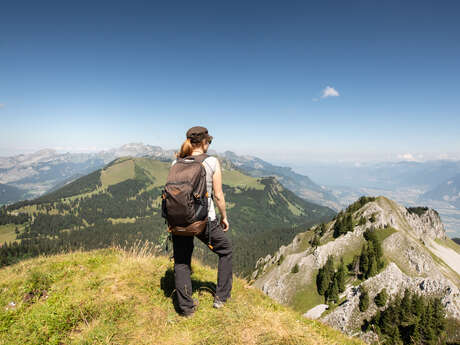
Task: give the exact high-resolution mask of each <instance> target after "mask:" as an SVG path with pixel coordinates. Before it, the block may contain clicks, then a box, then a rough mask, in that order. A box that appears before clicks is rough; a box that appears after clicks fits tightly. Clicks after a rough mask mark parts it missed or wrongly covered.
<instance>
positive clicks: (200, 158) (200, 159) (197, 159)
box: [184, 153, 209, 163]
mask: <svg viewBox="0 0 460 345" xmlns="http://www.w3.org/2000/svg"><path fill="white" fill-rule="evenodd" d="M208 157H209V155H208V154H207V153H202V154H200V155H196V156H187V157H185V158H184V159H193V160H194V161H195V162H199V163H203V161H204V160H205V159H206V158H208Z"/></svg>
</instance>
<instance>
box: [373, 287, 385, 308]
mask: <svg viewBox="0 0 460 345" xmlns="http://www.w3.org/2000/svg"><path fill="white" fill-rule="evenodd" d="M387 298H388V295H387V290H386V289H385V288H383V289H382V291H380V292H379V293H378V294H377V295H376V296H375V298H374V302H375V304H376V305H377V306H379V307H383V306H384V305H385V304H386V302H387Z"/></svg>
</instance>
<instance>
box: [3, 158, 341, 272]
mask: <svg viewBox="0 0 460 345" xmlns="http://www.w3.org/2000/svg"><path fill="white" fill-rule="evenodd" d="M169 167H170V163H168V162H164V161H159V160H155V159H152V158H132V157H123V158H119V159H116V160H114V161H112V162H111V163H109V164H108V165H107V166H105V167H104V168H103V169H100V170H97V171H95V172H93V173H91V174H89V175H86V176H83V177H81V178H79V179H77V180H75V181H73V182H71V183H69V184H67V185H65V186H63V187H62V188H60V189H58V190H55V191H53V192H51V193H49V194H46V195H44V196H42V197H40V198H37V199H35V200H31V201H23V202H19V203H16V204H14V205H10V206H8V207H3V208H1V209H0V235H2V233H4V234H5V238H8V239H9V240H10V241H12V240H15V242H13V243H11V244H4V245H3V246H2V247H1V248H0V264H1V265H5V264H10V263H13V262H15V261H17V260H18V259H20V258H23V257H28V256H35V255H37V254H39V253H56V252H59V251H60V250H62V249H63V248H64V249H68V248H71V249H75V248H84V249H95V248H101V247H107V246H110V245H113V244H118V245H123V246H128V247H129V246H130V245H132V244H133V243H135V242H136V241H138V240H148V241H151V242H152V243H156V244H157V245H158V249H157V250H160V248H161V247H162V245H163V244H164V243H165V241H166V234H167V233H166V226H165V224H164V220H163V219H162V218H161V212H160V204H161V198H160V195H161V190H162V186H163V185H164V183H165V182H166V178H167V174H168V172H169ZM223 183H224V186H223V189H224V193H225V196H226V201H227V205H228V216H229V220H230V226H231V230H230V232H229V234H230V236H231V238H232V240H233V243H234V268H235V272H237V273H239V274H242V275H247V274H249V273H250V272H252V270H253V268H254V265H255V263H256V261H257V259H258V258H260V257H262V256H265V255H267V254H269V253H271V252H273V251H275V250H276V249H277V248H279V247H280V246H281V245H284V244H287V243H289V242H290V241H291V240H292V239H293V237H294V236H295V235H296V234H297V233H298V232H299V231H303V230H305V229H306V228H308V227H310V226H312V225H313V224H316V223H321V222H323V221H328V220H330V219H331V218H332V217H333V216H334V212H333V211H332V210H331V209H329V208H326V207H323V206H319V205H316V204H313V203H310V202H307V201H305V200H303V199H301V198H299V197H298V196H296V195H295V194H294V193H292V192H291V191H289V190H287V189H285V188H283V187H282V186H281V185H280V184H279V183H278V181H277V180H276V179H275V178H271V177H267V178H254V177H251V176H248V175H245V174H244V173H242V172H240V171H238V170H236V169H232V168H225V169H224V170H223ZM12 223H15V224H16V225H15V226H16V227H17V228H18V231H17V232H18V234H17V235H16V236H15V238H14V237H13V238H12V237H11V236H12V233H11V231H12V230H11V229H12V227H11V226H12V225H11V224H12ZM2 224H3V225H2ZM6 234H8V235H6ZM6 236H7V237H6ZM0 238H1V237H0ZM196 242H197V246H196V250H195V252H196V253H195V255H196V256H197V257H198V258H200V259H202V260H203V261H204V262H205V263H207V264H210V265H212V266H214V265H215V264H216V260H217V258H216V256H215V255H214V254H213V253H212V252H210V251H209V250H208V249H207V248H206V247H205V246H204V245H202V244H201V242H200V243H198V242H199V241H196Z"/></svg>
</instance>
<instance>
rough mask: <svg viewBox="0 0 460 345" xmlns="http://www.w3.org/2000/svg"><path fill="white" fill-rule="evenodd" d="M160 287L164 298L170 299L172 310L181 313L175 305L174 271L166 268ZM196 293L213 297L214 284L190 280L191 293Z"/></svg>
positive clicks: (176, 304)
mask: <svg viewBox="0 0 460 345" xmlns="http://www.w3.org/2000/svg"><path fill="white" fill-rule="evenodd" d="M160 287H161V289H162V290H163V293H164V295H165V296H166V297H169V298H171V299H172V302H173V305H174V309H175V310H176V312H177V313H179V314H180V313H181V310H180V309H179V305H178V303H177V296H176V294H175V289H176V287H175V284H174V269H173V268H168V269H167V270H166V272H165V274H164V276H163V277H161V280H160ZM195 291H198V292H199V294H200V295H201V294H202V293H203V292H208V293H210V294H212V295H213V296H214V295H215V294H216V284H215V283H213V282H209V281H202V280H197V279H193V278H192V293H193V292H195Z"/></svg>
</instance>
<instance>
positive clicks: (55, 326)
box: [0, 247, 364, 345]
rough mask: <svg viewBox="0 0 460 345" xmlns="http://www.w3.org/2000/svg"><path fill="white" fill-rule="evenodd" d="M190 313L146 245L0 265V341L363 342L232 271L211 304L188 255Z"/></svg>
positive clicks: (210, 276) (207, 281) (207, 286)
mask: <svg viewBox="0 0 460 345" xmlns="http://www.w3.org/2000/svg"><path fill="white" fill-rule="evenodd" d="M192 279H193V283H194V297H195V298H197V299H198V300H199V303H200V305H199V309H198V311H197V312H196V314H195V315H194V316H193V317H192V318H183V317H181V316H178V314H177V313H176V311H175V308H174V305H173V300H172V297H171V296H172V295H173V289H174V288H173V286H174V275H173V271H172V262H171V261H169V260H168V259H167V258H165V257H155V256H153V255H150V254H149V253H148V251H146V250H145V248H139V247H137V248H136V249H134V250H133V249H132V250H131V251H129V252H127V251H124V250H121V249H117V248H108V249H100V250H94V251H89V252H72V253H67V254H58V255H54V256H48V257H43V256H41V257H38V258H34V259H29V260H25V261H21V262H20V263H17V264H15V265H12V266H8V267H4V268H2V269H0V292H1V294H0V307H1V308H0V344H34V345H37V344H136V345H137V344H158V345H159V344H203V345H204V344H216V345H217V344H219V345H225V344H273V345H274V344H286V345H287V344H364V343H363V342H361V341H360V340H358V339H353V338H349V337H347V336H345V335H343V334H342V333H340V332H339V331H337V330H334V329H332V328H330V327H329V326H326V325H324V324H322V323H320V322H318V321H313V320H308V319H305V318H303V317H302V316H301V315H300V314H298V313H296V312H294V311H293V310H291V309H289V308H287V307H283V306H281V305H279V304H278V303H276V302H274V301H273V300H272V299H270V298H269V297H266V296H265V295H263V294H262V293H261V292H260V291H258V290H256V289H253V288H250V287H248V286H247V283H246V282H245V281H244V280H241V279H237V278H235V280H234V289H233V297H232V299H231V300H230V301H229V302H228V303H227V305H226V307H225V308H224V309H222V310H216V309H213V308H212V300H213V295H212V291H213V288H214V287H215V286H214V282H215V279H216V271H215V270H212V269H210V268H207V267H204V266H202V265H200V264H198V263H196V262H194V263H193V275H192Z"/></svg>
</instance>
